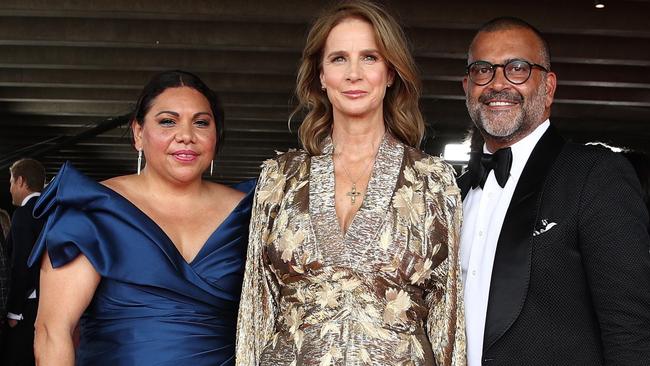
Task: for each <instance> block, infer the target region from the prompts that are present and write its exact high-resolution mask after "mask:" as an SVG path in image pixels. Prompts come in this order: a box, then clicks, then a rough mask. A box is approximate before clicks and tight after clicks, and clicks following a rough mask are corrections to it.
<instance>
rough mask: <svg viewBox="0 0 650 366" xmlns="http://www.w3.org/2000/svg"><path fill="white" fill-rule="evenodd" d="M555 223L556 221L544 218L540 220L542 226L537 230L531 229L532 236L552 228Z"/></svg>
mask: <svg viewBox="0 0 650 366" xmlns="http://www.w3.org/2000/svg"><path fill="white" fill-rule="evenodd" d="M555 225H557V223H556V222H548V220H546V219H544V220H542V227H541V228H540V229H539V230H535V231H533V236H537V235H540V234H543V233H545V232H547V231H549V230H551V229H552V228H553V226H555Z"/></svg>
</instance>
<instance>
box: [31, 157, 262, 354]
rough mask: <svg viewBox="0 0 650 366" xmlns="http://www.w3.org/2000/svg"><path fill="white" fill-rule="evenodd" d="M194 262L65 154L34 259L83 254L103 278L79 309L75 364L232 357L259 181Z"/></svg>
mask: <svg viewBox="0 0 650 366" xmlns="http://www.w3.org/2000/svg"><path fill="white" fill-rule="evenodd" d="M235 188H237V189H239V190H241V191H244V192H246V193H247V194H246V196H245V198H244V199H242V201H241V202H240V203H239V204H238V206H237V207H236V208H235V209H234V210H233V212H232V213H231V214H230V215H229V216H228V217H227V218H226V220H225V221H224V222H223V223H222V224H221V225H220V226H219V227H218V228H217V229H216V230H215V231H214V232H213V233H212V235H211V236H210V237H209V239H208V240H207V242H206V243H205V244H204V246H203V247H202V249H201V250H200V251H199V253H198V254H197V255H196V257H195V258H194V259H193V260H192V262H190V263H187V262H186V261H185V260H184V259H183V257H182V256H181V254H180V253H179V251H178V250H177V249H176V247H175V246H174V244H173V243H172V241H171V240H170V239H169V237H168V236H167V235H166V234H165V233H164V232H163V230H162V229H161V228H160V227H159V226H158V225H156V223H154V222H153V221H152V220H151V219H150V218H149V217H148V216H147V215H145V214H144V213H143V212H142V211H140V210H139V209H138V208H137V207H136V206H134V205H133V204H132V203H131V202H129V201H128V200H127V199H125V198H124V197H122V196H121V195H119V194H117V193H116V192H115V191H113V190H111V189H109V188H107V187H105V186H103V185H101V184H98V183H96V182H94V181H92V180H91V179H89V178H87V177H85V176H84V175H82V174H81V173H79V172H78V171H77V170H75V169H74V168H73V167H72V166H71V165H70V164H69V163H66V164H65V165H64V166H63V167H62V168H61V170H60V171H59V174H58V175H57V176H56V178H55V179H54V180H53V181H52V183H50V184H49V186H48V187H47V188H46V190H45V191H44V192H43V194H42V195H41V197H40V199H39V201H38V203H37V205H36V207H35V209H34V214H35V216H37V217H41V216H47V217H48V218H47V223H46V224H45V227H44V229H43V232H42V234H41V237H40V239H39V241H38V242H37V244H36V245H35V247H34V251H33V252H32V255H31V257H30V259H29V263H30V265H34V264H37V263H39V258H40V257H41V255H42V253H43V251H44V250H47V252H48V254H49V256H50V260H51V262H52V265H53V266H54V267H55V268H56V267H61V266H63V265H65V264H66V263H68V262H70V261H71V260H72V259H74V258H75V257H77V256H78V255H79V254H83V255H85V256H86V257H87V258H88V260H89V261H90V263H92V265H93V266H94V267H95V270H96V271H97V272H98V273H99V274H100V275H101V277H102V279H101V281H100V283H99V286H98V287H97V290H96V291H95V295H94V297H93V299H92V302H91V303H90V305H89V306H88V308H87V309H86V311H85V312H84V314H83V316H82V318H81V323H80V324H81V326H80V329H81V340H80V345H79V348H78V351H77V355H76V359H77V365H93V366H101V365H107V366H108V365H111V366H119V365H173V366H182V365H190V366H201V365H206V366H215V365H234V354H235V334H236V324H237V308H238V305H239V296H240V291H241V283H242V279H243V273H244V264H245V254H246V246H247V239H248V224H249V219H250V210H251V203H252V197H253V193H252V192H253V191H254V181H248V182H244V183H241V184H240V185H238V186H236V187H235Z"/></svg>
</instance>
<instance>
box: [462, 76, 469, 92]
mask: <svg viewBox="0 0 650 366" xmlns="http://www.w3.org/2000/svg"><path fill="white" fill-rule="evenodd" d="M467 83H468V79H467V76H464V77H463V90H464V91H465V95H467Z"/></svg>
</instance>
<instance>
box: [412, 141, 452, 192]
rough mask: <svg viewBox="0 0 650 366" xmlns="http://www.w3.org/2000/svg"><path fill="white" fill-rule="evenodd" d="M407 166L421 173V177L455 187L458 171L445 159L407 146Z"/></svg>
mask: <svg viewBox="0 0 650 366" xmlns="http://www.w3.org/2000/svg"><path fill="white" fill-rule="evenodd" d="M404 153H405V155H406V163H405V165H406V166H408V167H410V168H411V169H413V170H415V171H416V172H417V173H419V175H420V176H423V177H427V178H428V179H433V180H435V181H438V182H441V183H444V184H445V185H455V181H456V171H455V170H454V167H453V166H452V165H451V164H449V163H448V162H447V161H445V159H443V158H442V157H439V156H432V155H429V154H427V153H426V152H424V151H422V150H419V149H416V148H413V147H410V146H406V147H405V150H404Z"/></svg>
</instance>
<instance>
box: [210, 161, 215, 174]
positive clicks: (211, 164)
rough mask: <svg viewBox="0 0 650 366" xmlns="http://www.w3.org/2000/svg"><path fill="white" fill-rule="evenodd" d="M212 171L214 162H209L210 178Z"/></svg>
mask: <svg viewBox="0 0 650 366" xmlns="http://www.w3.org/2000/svg"><path fill="white" fill-rule="evenodd" d="M213 171H214V160H211V161H210V176H212V172H213Z"/></svg>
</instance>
